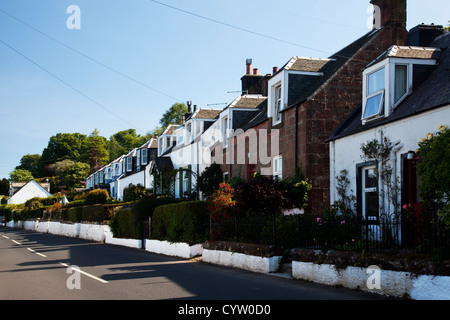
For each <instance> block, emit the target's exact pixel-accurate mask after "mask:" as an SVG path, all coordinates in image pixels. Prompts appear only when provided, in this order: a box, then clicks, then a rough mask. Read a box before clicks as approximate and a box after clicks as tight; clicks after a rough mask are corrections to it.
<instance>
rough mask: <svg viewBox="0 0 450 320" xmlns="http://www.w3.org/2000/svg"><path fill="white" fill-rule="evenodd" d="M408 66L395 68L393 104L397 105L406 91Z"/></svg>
mask: <svg viewBox="0 0 450 320" xmlns="http://www.w3.org/2000/svg"><path fill="white" fill-rule="evenodd" d="M407 82H408V66H406V65H396V66H395V88H394V103H397V102H398V101H399V100H400V99H401V98H402V97H403V96H404V95H405V94H406V92H407V91H408V89H407V86H408V84H407Z"/></svg>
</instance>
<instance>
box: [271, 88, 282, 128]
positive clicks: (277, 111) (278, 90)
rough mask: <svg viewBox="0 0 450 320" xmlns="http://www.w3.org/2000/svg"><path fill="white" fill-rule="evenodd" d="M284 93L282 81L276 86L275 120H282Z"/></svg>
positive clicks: (278, 121)
mask: <svg viewBox="0 0 450 320" xmlns="http://www.w3.org/2000/svg"><path fill="white" fill-rule="evenodd" d="M282 97H283V94H282V88H281V83H280V84H278V85H276V86H275V87H274V100H273V101H274V120H275V121H274V122H275V123H280V122H281V110H282V109H283V98H282Z"/></svg>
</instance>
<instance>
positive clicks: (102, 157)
mask: <svg viewBox="0 0 450 320" xmlns="http://www.w3.org/2000/svg"><path fill="white" fill-rule="evenodd" d="M107 144H108V140H107V139H106V138H105V137H102V136H100V135H99V132H98V130H97V129H95V130H94V131H93V132H92V133H91V134H90V135H89V137H88V138H87V151H88V154H87V159H86V160H87V163H88V164H89V165H90V167H91V171H94V170H95V169H96V168H99V167H102V166H104V165H105V164H107V163H108V161H109V151H108V149H107Z"/></svg>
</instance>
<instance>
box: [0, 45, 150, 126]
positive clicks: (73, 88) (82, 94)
mask: <svg viewBox="0 0 450 320" xmlns="http://www.w3.org/2000/svg"><path fill="white" fill-rule="evenodd" d="M0 42H1V43H3V45H5V46H6V47H8V48H9V49H11V50H12V51H14V52H15V53H17V54H19V55H20V56H22V57H23V58H25V59H26V60H28V61H30V62H31V63H32V64H34V65H35V66H37V67H38V68H39V69H41V70H43V71H45V72H46V73H48V74H49V75H51V76H52V77H53V78H55V79H56V80H58V81H60V82H62V83H63V84H65V85H66V86H67V87H69V88H70V89H72V90H73V91H75V92H77V93H78V94H79V95H81V96H83V97H84V98H86V99H88V100H89V101H91V102H92V103H94V104H96V105H97V106H99V107H100V108H102V109H103V110H105V111H106V112H108V113H110V114H112V115H113V116H115V117H116V118H118V119H120V120H122V121H123V122H126V123H127V124H128V125H130V126H132V127H133V128H135V129H137V130H139V131H141V132H145V131H144V130H142V129H139V128H138V127H136V126H135V125H134V124H132V123H131V122H129V121H128V120H126V119H124V118H122V117H121V116H119V115H118V114H116V113H114V112H113V111H111V110H110V109H108V108H107V107H105V106H104V105H102V104H101V103H99V102H97V101H95V100H94V99H92V98H91V97H89V96H88V95H86V94H85V93H83V92H82V91H80V90H78V89H77V88H75V87H74V86H72V85H71V84H69V83H68V82H66V81H64V80H63V79H61V78H60V77H58V76H57V75H55V74H54V73H52V72H51V71H49V70H47V69H46V68H44V67H43V66H41V65H40V64H39V63H37V62H35V61H34V60H32V59H30V58H28V57H27V56H26V55H25V54H23V53H22V52H20V51H18V50H17V49H15V48H13V47H12V46H10V45H9V44H8V43H6V42H5V41H3V40H2V39H0Z"/></svg>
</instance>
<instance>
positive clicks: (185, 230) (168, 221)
mask: <svg viewBox="0 0 450 320" xmlns="http://www.w3.org/2000/svg"><path fill="white" fill-rule="evenodd" d="M206 205H207V203H206V201H187V202H181V203H176V204H168V205H163V206H159V207H158V208H156V209H155V212H154V213H153V219H152V238H153V239H157V240H166V241H169V242H186V243H189V244H195V243H203V242H205V241H206V240H208V237H209V212H208V210H207V208H206Z"/></svg>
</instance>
